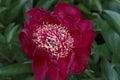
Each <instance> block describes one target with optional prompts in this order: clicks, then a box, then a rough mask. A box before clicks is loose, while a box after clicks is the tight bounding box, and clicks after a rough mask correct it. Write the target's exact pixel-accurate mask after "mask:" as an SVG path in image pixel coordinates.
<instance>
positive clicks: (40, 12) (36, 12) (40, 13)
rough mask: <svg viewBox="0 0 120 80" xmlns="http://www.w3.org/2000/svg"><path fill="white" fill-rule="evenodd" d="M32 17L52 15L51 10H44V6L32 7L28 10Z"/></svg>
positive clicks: (38, 17) (39, 17)
mask: <svg viewBox="0 0 120 80" xmlns="http://www.w3.org/2000/svg"><path fill="white" fill-rule="evenodd" d="M27 15H28V16H29V17H30V18H34V19H41V18H44V17H46V16H49V15H50V12H48V11H45V10H43V9H42V8H32V9H31V10H29V11H28V12H27Z"/></svg>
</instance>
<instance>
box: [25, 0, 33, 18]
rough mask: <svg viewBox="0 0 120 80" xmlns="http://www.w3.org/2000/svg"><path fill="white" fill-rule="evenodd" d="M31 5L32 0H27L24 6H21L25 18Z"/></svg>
mask: <svg viewBox="0 0 120 80" xmlns="http://www.w3.org/2000/svg"><path fill="white" fill-rule="evenodd" d="M32 7H33V0H27V1H26V3H25V5H24V7H23V13H24V18H25V19H27V17H26V14H25V13H26V12H27V11H28V10H30V9H31V8H32Z"/></svg>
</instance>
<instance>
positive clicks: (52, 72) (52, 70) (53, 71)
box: [48, 65, 60, 80]
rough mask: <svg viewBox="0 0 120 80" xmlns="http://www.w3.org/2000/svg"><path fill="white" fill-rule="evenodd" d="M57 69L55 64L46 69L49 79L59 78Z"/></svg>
mask: <svg viewBox="0 0 120 80" xmlns="http://www.w3.org/2000/svg"><path fill="white" fill-rule="evenodd" d="M59 75H60V74H59V69H57V68H56V67H55V66H53V65H52V66H50V67H49V70H48V76H49V78H50V80H60V76H59Z"/></svg>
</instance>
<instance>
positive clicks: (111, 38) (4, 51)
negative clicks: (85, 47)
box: [0, 0, 120, 80]
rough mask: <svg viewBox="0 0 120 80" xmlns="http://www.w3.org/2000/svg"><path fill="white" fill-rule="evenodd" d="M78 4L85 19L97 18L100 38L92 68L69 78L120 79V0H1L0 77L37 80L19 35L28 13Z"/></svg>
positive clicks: (96, 40) (2, 79)
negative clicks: (65, 4)
mask: <svg viewBox="0 0 120 80" xmlns="http://www.w3.org/2000/svg"><path fill="white" fill-rule="evenodd" d="M60 1H64V2H68V3H69V4H71V5H75V6H77V7H78V8H79V9H80V10H81V12H82V13H83V16H84V18H85V19H86V18H88V19H91V20H93V21H94V23H95V26H94V30H95V31H96V39H95V41H94V43H93V47H92V54H91V58H90V60H89V65H88V69H87V70H86V71H85V72H84V73H82V74H77V75H74V74H71V75H70V76H69V80H120V76H119V75H120V45H119V44H120V1H119V0H0V80H34V78H33V74H32V70H31V60H30V59H29V58H27V57H26V56H25V55H24V54H23V52H22V50H21V47H20V43H19V41H18V34H19V32H20V31H21V29H22V28H23V21H24V20H25V19H26V18H27V17H26V15H25V13H26V11H28V10H29V9H31V8H33V7H42V8H44V9H46V10H53V8H54V6H55V5H56V3H57V2H60Z"/></svg>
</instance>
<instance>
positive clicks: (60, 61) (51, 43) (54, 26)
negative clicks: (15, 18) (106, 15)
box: [19, 3, 95, 80]
mask: <svg viewBox="0 0 120 80" xmlns="http://www.w3.org/2000/svg"><path fill="white" fill-rule="evenodd" d="M27 15H28V16H29V17H30V19H29V20H26V21H25V27H24V29H23V30H22V32H20V34H19V40H20V43H21V46H22V49H23V51H24V52H25V54H26V55H27V56H29V57H30V58H31V59H32V69H33V73H34V76H35V80H45V77H46V75H48V76H49V78H50V80H66V79H67V76H68V75H69V73H71V72H72V73H81V72H83V71H84V70H85V69H86V66H87V63H88V59H89V56H90V53H91V46H92V42H93V40H94V37H95V32H94V31H93V30H92V27H93V25H94V24H93V22H92V21H90V20H83V18H82V14H81V12H80V10H79V9H78V8H76V7H74V6H71V5H69V4H67V3H58V4H57V5H56V7H55V10H54V11H53V12H49V11H45V10H43V9H41V8H33V9H31V10H30V11H28V12H27Z"/></svg>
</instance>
